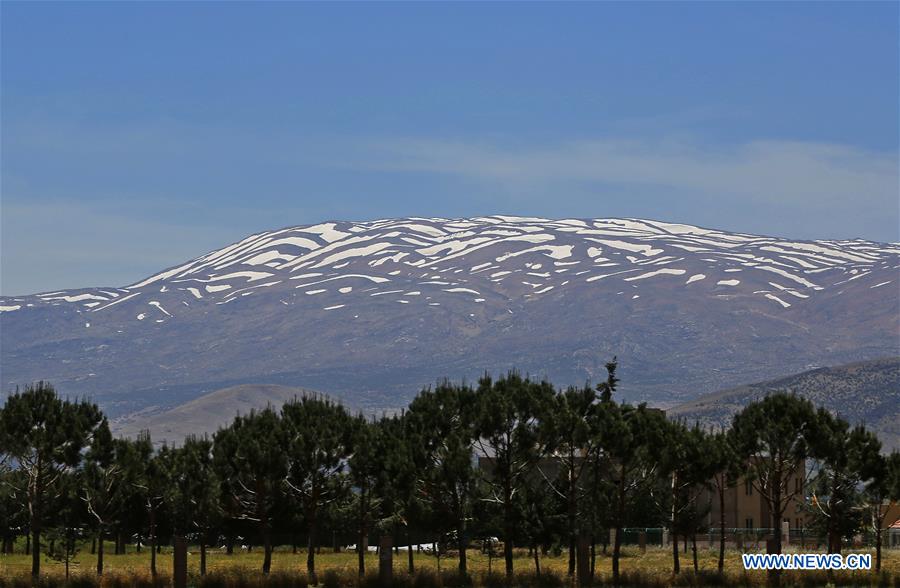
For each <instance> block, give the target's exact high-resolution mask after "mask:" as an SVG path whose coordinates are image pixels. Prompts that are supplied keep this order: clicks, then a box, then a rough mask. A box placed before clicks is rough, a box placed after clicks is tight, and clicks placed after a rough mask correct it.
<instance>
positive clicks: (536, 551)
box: [534, 546, 541, 578]
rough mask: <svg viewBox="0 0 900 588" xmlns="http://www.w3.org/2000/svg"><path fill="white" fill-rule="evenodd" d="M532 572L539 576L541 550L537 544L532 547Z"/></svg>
mask: <svg viewBox="0 0 900 588" xmlns="http://www.w3.org/2000/svg"><path fill="white" fill-rule="evenodd" d="M534 574H535V575H536V576H537V577H538V578H540V577H541V551H540V549H538V548H537V546H535V547H534Z"/></svg>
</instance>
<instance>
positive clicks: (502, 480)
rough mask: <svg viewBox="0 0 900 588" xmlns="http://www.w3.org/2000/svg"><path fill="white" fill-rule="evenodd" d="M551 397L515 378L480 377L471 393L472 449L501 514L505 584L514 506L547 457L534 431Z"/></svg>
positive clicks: (545, 389)
mask: <svg viewBox="0 0 900 588" xmlns="http://www.w3.org/2000/svg"><path fill="white" fill-rule="evenodd" d="M554 393H555V391H554V389H553V386H552V385H551V384H550V383H549V382H546V381H544V382H539V383H538V382H532V381H531V380H529V379H524V378H522V377H521V376H519V375H518V374H516V373H510V374H508V375H507V376H506V377H503V378H500V379H499V380H497V381H496V382H494V381H492V380H491V378H490V377H488V376H485V377H483V378H482V379H481V381H480V382H479V384H478V389H477V391H476V399H475V404H476V406H477V409H478V413H477V417H476V433H477V437H476V439H477V442H476V443H477V447H478V449H479V451H480V453H481V455H482V456H490V457H486V458H482V459H484V460H485V462H486V463H488V464H489V466H488V468H487V469H485V468H482V472H483V474H484V479H485V481H486V483H487V486H488V487H489V488H490V492H489V496H488V498H487V500H489V501H491V502H493V503H494V504H495V505H496V506H497V507H498V508H499V509H500V510H501V511H502V518H503V549H504V553H503V556H504V560H505V564H506V575H507V577H510V578H511V577H512V575H513V543H514V540H515V536H516V525H517V522H518V519H519V513H518V511H517V509H516V505H515V503H516V500H517V495H518V494H519V493H521V492H522V491H523V489H524V487H525V485H526V484H527V483H528V478H529V476H533V475H535V474H537V470H536V466H537V463H538V461H539V460H540V458H541V457H543V456H544V455H546V454H547V452H546V449H545V448H544V447H542V446H541V441H542V439H541V436H540V434H539V430H538V426H539V424H540V419H541V417H542V416H544V415H546V414H547V411H548V410H549V409H550V407H551V406H552V401H553V396H554Z"/></svg>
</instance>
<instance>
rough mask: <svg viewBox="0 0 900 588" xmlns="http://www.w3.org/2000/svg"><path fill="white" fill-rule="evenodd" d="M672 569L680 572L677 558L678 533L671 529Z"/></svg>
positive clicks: (677, 572)
mask: <svg viewBox="0 0 900 588" xmlns="http://www.w3.org/2000/svg"><path fill="white" fill-rule="evenodd" d="M672 570H673V571H674V572H675V573H676V574H679V573H681V562H680V561H679V559H678V534H677V533H675V531H674V530H673V531H672Z"/></svg>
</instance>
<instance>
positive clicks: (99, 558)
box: [97, 531, 103, 576]
mask: <svg viewBox="0 0 900 588" xmlns="http://www.w3.org/2000/svg"><path fill="white" fill-rule="evenodd" d="M97 575H98V576H102V575H103V531H100V532H99V533H97Z"/></svg>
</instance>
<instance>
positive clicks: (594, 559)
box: [591, 535, 597, 583]
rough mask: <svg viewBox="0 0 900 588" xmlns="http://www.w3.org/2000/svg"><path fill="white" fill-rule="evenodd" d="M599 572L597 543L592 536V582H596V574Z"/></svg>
mask: <svg viewBox="0 0 900 588" xmlns="http://www.w3.org/2000/svg"><path fill="white" fill-rule="evenodd" d="M596 570H597V542H596V541H595V540H594V536H593V535H591V582H592V583H593V581H594V573H595V572H596Z"/></svg>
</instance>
